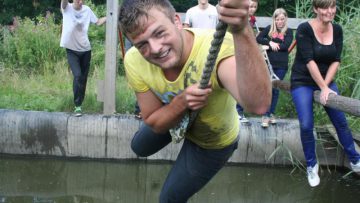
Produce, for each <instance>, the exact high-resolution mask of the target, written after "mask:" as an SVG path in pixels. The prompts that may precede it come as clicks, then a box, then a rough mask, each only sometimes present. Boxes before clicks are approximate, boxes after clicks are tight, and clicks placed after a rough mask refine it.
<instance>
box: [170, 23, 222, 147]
mask: <svg viewBox="0 0 360 203" xmlns="http://www.w3.org/2000/svg"><path fill="white" fill-rule="evenodd" d="M226 29H227V24H226V23H223V22H222V21H219V23H218V24H217V25H216V31H215V33H214V35H213V40H212V41H211V46H210V49H209V54H208V56H207V60H206V63H205V67H204V69H203V73H202V75H201V79H200V84H199V88H201V89H205V88H206V87H207V86H208V84H209V81H210V77H211V73H212V71H213V69H214V66H215V63H216V58H217V56H218V54H219V51H220V47H221V44H222V42H223V40H224V36H225V33H226ZM198 114H199V111H191V112H190V115H187V116H185V117H184V118H183V119H182V120H181V122H180V123H179V124H178V125H177V126H176V127H175V128H173V129H170V134H171V137H172V140H173V142H175V143H179V142H180V141H181V140H182V139H184V137H185V133H186V131H187V130H188V129H189V128H190V127H191V125H192V124H193V123H194V121H195V119H196V117H197V115H198Z"/></svg>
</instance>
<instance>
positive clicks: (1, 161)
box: [0, 157, 360, 203]
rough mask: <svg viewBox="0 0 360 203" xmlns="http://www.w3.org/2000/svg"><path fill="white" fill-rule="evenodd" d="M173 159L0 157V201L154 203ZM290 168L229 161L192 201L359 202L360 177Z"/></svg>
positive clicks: (7, 202)
mask: <svg viewBox="0 0 360 203" xmlns="http://www.w3.org/2000/svg"><path fill="white" fill-rule="evenodd" d="M170 167H171V164H168V163H146V162H144V161H132V162H115V161H108V162H102V161H84V160H82V161H80V160H72V161H69V160H57V159H30V158H27V159H18V158H17V159H15V158H8V157H7V158H5V157H2V158H1V157H0V203H9V202H11V203H24V202H30V203H58V202H64V203H80V202H81V203H112V202H129V203H137V202H139V203H149V202H157V201H158V194H159V192H160V190H161V186H162V183H163V181H164V180H165V178H166V175H167V173H168V171H169V170H170ZM291 170H292V169H291V168H273V167H263V166H261V167H259V166H227V167H225V168H224V169H223V170H221V171H220V173H219V174H218V175H217V176H216V177H215V178H214V179H213V180H212V181H211V182H210V183H209V184H208V185H207V186H206V187H205V188H204V189H203V190H201V191H200V192H199V193H198V194H196V195H194V196H193V197H192V199H191V200H190V202H206V203H211V202H221V203H226V202H231V203H233V202H234V203H237V202H239V203H240V202H241V203H242V202H244V203H252V202H254V203H255V202H274V203H275V202H276V203H278V202H284V203H285V202H286V203H289V202H314V203H315V202H316V203H318V202H326V203H328V202H347V203H348V202H349V203H351V202H359V195H360V177H359V176H356V175H354V174H351V175H350V176H348V177H346V178H342V175H344V174H345V172H343V171H342V172H336V171H333V172H332V173H331V174H330V173H329V172H328V171H327V170H323V171H322V173H321V183H320V186H319V187H317V188H313V189H312V188H310V187H309V186H308V184H307V180H306V177H305V174H304V172H302V171H299V170H297V171H295V172H294V173H293V174H291V175H290V172H291Z"/></svg>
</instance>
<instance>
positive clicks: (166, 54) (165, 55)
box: [155, 49, 170, 59]
mask: <svg viewBox="0 0 360 203" xmlns="http://www.w3.org/2000/svg"><path fill="white" fill-rule="evenodd" d="M169 53H170V49H168V50H167V51H165V52H162V53H160V54H158V55H157V56H156V57H155V58H156V59H163V58H165V57H167V56H168V55H169Z"/></svg>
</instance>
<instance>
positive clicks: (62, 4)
mask: <svg viewBox="0 0 360 203" xmlns="http://www.w3.org/2000/svg"><path fill="white" fill-rule="evenodd" d="M68 4H69V1H68V0H61V8H62V9H63V10H64V9H65V8H66V6H67V5H68Z"/></svg>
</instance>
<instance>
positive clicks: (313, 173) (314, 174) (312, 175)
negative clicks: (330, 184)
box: [306, 163, 320, 187]
mask: <svg viewBox="0 0 360 203" xmlns="http://www.w3.org/2000/svg"><path fill="white" fill-rule="evenodd" d="M306 172H307V178H308V182H309V185H310V186H311V187H316V186H318V185H319V184H320V177H319V175H318V172H319V164H317V163H316V164H315V166H313V167H311V166H309V167H307V170H306Z"/></svg>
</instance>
